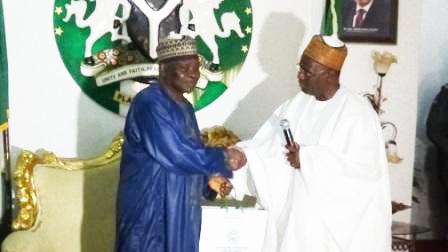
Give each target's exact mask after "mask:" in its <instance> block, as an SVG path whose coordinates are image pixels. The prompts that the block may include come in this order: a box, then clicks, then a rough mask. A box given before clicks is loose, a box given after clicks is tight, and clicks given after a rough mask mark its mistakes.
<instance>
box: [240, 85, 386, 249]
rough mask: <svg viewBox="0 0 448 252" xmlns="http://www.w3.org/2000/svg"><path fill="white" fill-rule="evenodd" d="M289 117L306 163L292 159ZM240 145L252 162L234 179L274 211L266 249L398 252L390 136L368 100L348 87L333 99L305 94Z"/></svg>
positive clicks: (295, 99)
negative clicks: (285, 125) (394, 250)
mask: <svg viewBox="0 0 448 252" xmlns="http://www.w3.org/2000/svg"><path fill="white" fill-rule="evenodd" d="M283 118H286V119H288V120H289V122H290V126H291V131H292V133H293V136H294V138H295V139H294V140H295V141H296V142H297V143H298V144H299V145H300V151H299V156H300V163H301V168H300V169H293V168H292V167H291V166H290V165H289V163H288V162H287V160H286V157H285V153H286V149H285V148H284V145H285V140H284V136H283V133H282V129H281V128H280V120H281V119H283ZM239 145H240V147H242V148H243V149H244V151H245V154H246V157H247V160H248V162H247V165H246V166H245V167H243V168H242V169H241V170H239V171H238V172H236V173H235V178H234V179H233V181H232V182H233V184H234V188H235V192H236V194H238V195H239V197H241V196H242V195H244V194H251V195H254V196H256V197H257V198H258V203H259V205H260V206H261V207H263V208H265V209H267V210H268V213H269V217H268V223H267V229H266V237H265V240H264V249H263V252H386V251H387V252H390V251H391V215H392V213H391V211H392V210H391V201H390V188H389V173H388V170H387V169H388V167H387V160H386V153H385V148H384V140H383V137H382V131H381V127H380V124H379V121H378V117H377V115H376V113H375V111H374V110H373V109H372V107H371V105H370V104H369V103H368V102H367V101H366V99H364V98H362V97H361V96H359V95H357V94H354V93H352V92H350V91H349V90H347V89H345V88H343V87H341V88H340V89H339V90H338V91H337V92H336V94H335V95H334V96H333V97H332V98H331V99H330V100H328V101H318V100H316V99H315V98H314V97H313V96H310V95H307V94H305V93H303V92H300V93H299V94H298V95H297V96H296V97H295V98H293V99H291V100H288V101H286V102H285V103H284V104H282V105H281V106H280V107H279V108H278V109H277V110H276V111H275V112H274V114H273V115H272V116H271V118H270V119H269V120H268V121H267V122H266V123H265V124H264V125H263V126H262V127H261V129H260V130H259V131H258V132H257V134H256V135H255V137H254V138H253V139H252V140H249V141H245V142H242V143H240V144H239Z"/></svg>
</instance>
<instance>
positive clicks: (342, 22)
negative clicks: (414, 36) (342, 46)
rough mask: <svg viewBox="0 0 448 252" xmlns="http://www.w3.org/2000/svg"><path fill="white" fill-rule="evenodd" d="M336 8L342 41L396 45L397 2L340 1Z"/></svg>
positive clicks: (381, 0)
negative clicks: (337, 8)
mask: <svg viewBox="0 0 448 252" xmlns="http://www.w3.org/2000/svg"><path fill="white" fill-rule="evenodd" d="M329 2H330V1H327V3H329ZM337 7H339V8H340V9H339V10H338V12H339V18H338V21H339V22H338V23H339V24H338V25H339V29H338V34H339V37H340V39H341V40H342V41H347V42H374V43H392V44H396V42H397V24H398V0H340V4H339V5H338V6H337ZM360 9H362V10H360ZM327 10H329V8H327ZM326 23H327V24H328V22H326Z"/></svg>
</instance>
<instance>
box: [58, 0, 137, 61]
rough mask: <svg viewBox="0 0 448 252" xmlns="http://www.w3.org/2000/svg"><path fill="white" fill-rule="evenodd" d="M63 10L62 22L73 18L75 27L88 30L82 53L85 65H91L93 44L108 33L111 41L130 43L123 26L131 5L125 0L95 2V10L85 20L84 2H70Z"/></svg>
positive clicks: (78, 0) (99, 0)
mask: <svg viewBox="0 0 448 252" xmlns="http://www.w3.org/2000/svg"><path fill="white" fill-rule="evenodd" d="M120 7H121V9H122V15H121V16H118V15H117V11H118V10H119V9H120ZM65 9H66V10H67V12H66V16H65V17H64V19H63V21H64V22H68V21H69V20H70V18H71V17H72V16H75V23H76V26H78V27H79V28H86V27H89V28H90V35H89V37H88V38H87V40H86V47H85V51H84V61H85V63H86V64H89V65H93V63H94V62H93V58H92V48H93V44H94V43H95V42H96V41H97V40H98V39H99V38H101V37H102V36H103V35H104V34H106V33H108V32H110V33H111V40H112V41H116V40H119V39H120V40H122V41H125V42H126V43H129V42H131V39H130V38H129V36H128V35H127V30H126V25H124V23H125V22H126V20H128V18H129V14H130V12H131V5H130V4H129V2H128V1H127V0H96V1H95V10H94V11H93V12H92V14H90V15H89V16H88V17H87V18H86V19H84V15H85V14H86V11H87V2H86V1H84V0H72V1H70V3H68V4H66V5H65Z"/></svg>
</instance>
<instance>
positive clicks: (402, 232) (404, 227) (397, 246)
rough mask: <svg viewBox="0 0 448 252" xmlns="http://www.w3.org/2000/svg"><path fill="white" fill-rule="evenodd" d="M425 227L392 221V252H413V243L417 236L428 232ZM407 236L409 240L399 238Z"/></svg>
mask: <svg viewBox="0 0 448 252" xmlns="http://www.w3.org/2000/svg"><path fill="white" fill-rule="evenodd" d="M430 230H431V229H429V228H427V227H422V226H417V225H411V224H409V223H404V222H398V221H393V222H392V250H393V251H409V252H415V241H416V240H417V235H418V234H421V233H425V232H429V231H430ZM406 235H409V239H407V238H404V237H400V236H406Z"/></svg>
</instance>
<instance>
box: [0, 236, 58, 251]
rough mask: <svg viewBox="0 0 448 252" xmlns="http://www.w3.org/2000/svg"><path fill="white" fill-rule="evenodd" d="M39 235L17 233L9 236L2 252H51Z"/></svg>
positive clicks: (3, 244)
mask: <svg viewBox="0 0 448 252" xmlns="http://www.w3.org/2000/svg"><path fill="white" fill-rule="evenodd" d="M48 246H49V245H48V244H47V245H44V242H43V241H42V239H41V238H40V236H39V234H38V233H35V232H31V231H17V232H13V233H11V234H9V235H8V236H7V237H6V239H5V240H4V241H3V243H2V252H44V251H46V252H50V251H52V249H51V248H49V247H48Z"/></svg>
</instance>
